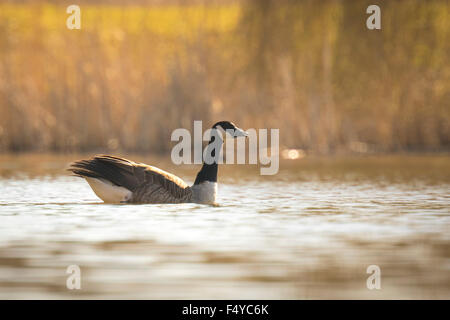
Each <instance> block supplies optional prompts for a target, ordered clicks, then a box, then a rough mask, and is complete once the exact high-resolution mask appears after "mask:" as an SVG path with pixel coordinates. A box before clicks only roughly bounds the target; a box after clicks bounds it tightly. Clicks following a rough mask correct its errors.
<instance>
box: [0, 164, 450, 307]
mask: <svg viewBox="0 0 450 320" xmlns="http://www.w3.org/2000/svg"><path fill="white" fill-rule="evenodd" d="M33 157H35V158H33ZM67 158H70V159H67V161H66V158H64V157H51V156H48V158H44V159H42V158H39V157H37V156H24V157H22V158H18V159H16V161H11V158H7V157H5V156H4V157H3V158H1V161H0V164H1V165H0V167H1V168H2V169H1V170H0V172H1V176H2V177H3V178H0V190H1V191H2V192H1V196H0V221H1V223H0V298H13V299H14V298H43V299H46V298H150V299H151V298H162V299H164V298H194V299H196V298H213V299H215V298H217V299H218V298H222V299H223V298H226V299H228V298H242V299H246V298H247V299H249V298H255V299H258V298H266V299H271V298H274V299H278V298H286V299H294V298H337V299H340V298H375V299H377V298H383V299H391V298H401V299H403V298H447V299H448V298H450V286H449V284H448V283H449V282H448V279H449V262H450V256H449V252H450V250H449V249H450V245H449V233H448V230H449V224H450V218H449V209H448V208H449V187H450V179H449V166H448V163H449V162H448V158H446V157H425V158H423V157H422V158H421V157H415V158H409V157H408V158H401V157H398V158H380V159H378V160H376V159H373V158H370V159H356V160H355V159H351V160H348V159H347V160H343V159H337V160H336V159H335V160H334V161H333V160H321V159H319V160H317V159H315V160H306V159H305V160H302V161H300V162H285V163H282V164H281V171H280V174H279V175H277V176H274V177H260V176H259V175H258V174H257V173H258V169H257V168H245V169H242V168H241V167H239V166H229V167H223V168H221V169H220V173H219V175H220V179H221V181H222V182H223V183H222V184H221V185H220V188H219V194H220V196H219V202H220V205H219V206H217V207H211V206H204V205H198V204H181V205H104V204H101V203H100V201H99V200H98V199H97V198H96V197H95V195H94V194H93V193H92V191H91V189H90V188H89V186H88V185H87V184H86V183H85V182H84V181H83V180H81V179H78V178H75V177H70V176H67V175H64V171H63V169H64V166H65V164H66V163H67V162H68V161H70V160H72V159H73V157H67ZM38 160H39V161H38ZM137 160H140V161H146V162H148V163H152V164H156V165H158V166H160V167H162V168H165V169H169V170H171V171H173V172H177V173H178V174H179V175H180V176H182V177H183V178H186V180H187V181H192V178H193V177H194V175H195V172H196V170H195V169H196V167H193V166H192V167H187V168H176V167H173V166H171V165H170V164H164V163H163V162H161V161H159V160H158V159H139V158H138V159H137ZM46 162H49V163H51V165H48V164H47V165H42V164H43V163H46ZM11 163H14V164H11ZM5 168H6V169H5ZM72 264H77V265H79V266H80V268H81V270H82V290H79V291H77V290H73V291H71V290H68V289H66V279H67V275H66V273H65V271H66V268H67V266H69V265H72ZM373 264H375V265H379V266H380V268H381V272H382V289H381V290H368V289H367V288H366V279H367V277H368V276H369V275H368V274H366V268H367V266H369V265H373Z"/></svg>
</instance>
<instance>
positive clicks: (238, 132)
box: [234, 128, 248, 138]
mask: <svg viewBox="0 0 450 320" xmlns="http://www.w3.org/2000/svg"><path fill="white" fill-rule="evenodd" d="M234 137H235V138H237V137H248V133H247V132H246V131H244V130H242V129H241V128H236V129H234Z"/></svg>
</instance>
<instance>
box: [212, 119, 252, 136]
mask: <svg viewBox="0 0 450 320" xmlns="http://www.w3.org/2000/svg"><path fill="white" fill-rule="evenodd" d="M211 129H216V130H221V131H222V132H223V133H229V134H231V136H232V137H233V138H237V137H248V133H247V132H246V131H245V130H242V129H241V128H239V127H237V126H236V125H235V124H234V123H233V122H231V121H219V122H217V123H216V124H214V125H213V126H212V128H211Z"/></svg>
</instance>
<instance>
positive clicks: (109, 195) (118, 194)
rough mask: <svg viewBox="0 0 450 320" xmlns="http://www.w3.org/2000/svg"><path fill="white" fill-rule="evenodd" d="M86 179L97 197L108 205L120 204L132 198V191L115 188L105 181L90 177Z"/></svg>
mask: <svg viewBox="0 0 450 320" xmlns="http://www.w3.org/2000/svg"><path fill="white" fill-rule="evenodd" d="M85 179H86V181H87V182H88V183H89V185H90V186H91V188H92V190H93V191H94V192H95V194H96V195H97V197H99V198H100V199H102V200H103V201H104V202H106V203H120V202H122V201H127V200H128V199H130V198H131V191H130V190H128V189H126V188H124V187H119V186H115V185H113V184H112V183H111V182H109V181H107V180H104V179H97V178H88V177H85Z"/></svg>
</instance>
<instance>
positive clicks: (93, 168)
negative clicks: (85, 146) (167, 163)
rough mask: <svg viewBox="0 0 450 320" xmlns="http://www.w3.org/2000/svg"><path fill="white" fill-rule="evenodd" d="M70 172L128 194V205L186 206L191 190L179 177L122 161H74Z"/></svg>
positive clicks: (108, 158) (105, 157) (99, 157)
mask: <svg viewBox="0 0 450 320" xmlns="http://www.w3.org/2000/svg"><path fill="white" fill-rule="evenodd" d="M69 170H70V171H72V172H73V173H74V174H76V175H78V176H81V177H90V178H98V179H104V180H107V181H109V182H111V183H112V184H114V185H117V186H120V187H124V188H126V189H128V190H130V191H131V192H132V195H131V198H130V199H129V200H128V202H132V203H181V202H189V200H190V199H191V196H192V190H191V188H190V187H189V186H188V185H187V184H186V183H185V182H184V181H183V180H182V179H180V178H179V177H177V176H175V175H173V174H171V173H168V172H166V171H164V170H161V169H159V168H156V167H153V166H149V165H146V164H143V163H137V162H133V161H130V160H127V159H124V158H119V157H114V156H108V155H97V156H95V157H93V158H92V159H89V160H81V161H76V162H74V163H72V164H71V166H70V168H69Z"/></svg>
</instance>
